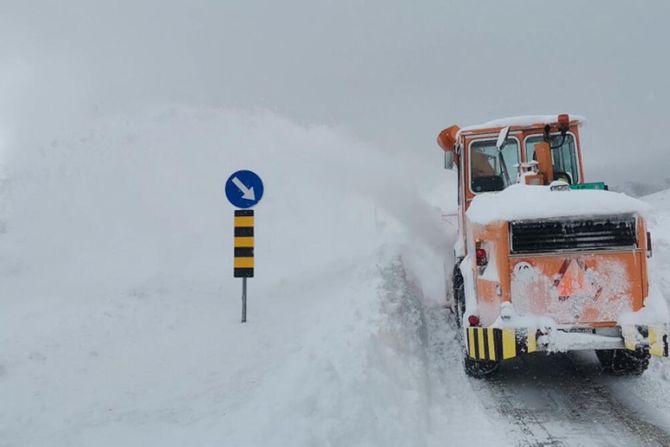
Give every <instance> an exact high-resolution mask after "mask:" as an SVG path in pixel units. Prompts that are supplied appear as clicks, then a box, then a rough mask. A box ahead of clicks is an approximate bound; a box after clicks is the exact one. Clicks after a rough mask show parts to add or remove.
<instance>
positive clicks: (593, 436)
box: [472, 354, 670, 446]
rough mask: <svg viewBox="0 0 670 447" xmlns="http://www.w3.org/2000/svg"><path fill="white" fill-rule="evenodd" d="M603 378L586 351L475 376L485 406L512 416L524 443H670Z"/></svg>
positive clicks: (531, 359) (533, 358)
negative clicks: (493, 374) (487, 377)
mask: <svg viewBox="0 0 670 447" xmlns="http://www.w3.org/2000/svg"><path fill="white" fill-rule="evenodd" d="M602 378H603V376H602V375H601V372H600V368H599V366H598V364H597V363H595V362H594V361H593V359H591V361H589V359H588V358H586V356H585V355H584V354H580V355H572V354H571V355H566V354H555V355H549V356H547V355H543V354H535V355H530V356H525V357H521V358H517V359H514V360H511V361H508V362H506V363H504V364H503V365H501V369H500V371H499V375H498V376H496V377H494V378H492V379H490V380H489V381H479V380H476V379H472V381H473V382H475V383H476V385H475V388H476V389H477V390H478V393H479V395H480V396H479V397H480V399H481V400H482V401H483V402H484V403H485V405H486V406H487V407H489V408H490V410H491V411H495V412H497V413H498V414H500V415H502V416H503V417H505V418H506V419H507V420H508V421H509V423H510V430H511V432H513V434H514V437H515V438H516V440H517V441H516V443H515V445H518V446H563V445H565V446H573V445H575V446H582V445H583V446H613V445H626V446H627V445H644V446H667V445H670V434H668V433H666V432H665V431H664V430H662V429H661V428H659V427H657V426H655V425H654V424H652V423H649V422H647V421H645V420H644V419H643V418H644V415H643V414H640V413H638V412H636V411H632V410H631V409H629V408H627V407H626V406H624V405H623V404H622V403H621V402H620V401H619V400H617V399H616V397H615V396H614V395H613V393H612V392H611V391H610V390H609V389H608V387H607V386H606V385H604V384H602V383H601V380H602ZM627 379H628V380H634V378H621V380H627Z"/></svg>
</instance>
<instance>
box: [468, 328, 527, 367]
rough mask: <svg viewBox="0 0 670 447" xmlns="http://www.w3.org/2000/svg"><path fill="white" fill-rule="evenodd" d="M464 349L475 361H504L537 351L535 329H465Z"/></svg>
mask: <svg viewBox="0 0 670 447" xmlns="http://www.w3.org/2000/svg"><path fill="white" fill-rule="evenodd" d="M465 349H466V351H467V354H468V356H470V357H471V358H473V359H476V360H495V361H498V360H506V359H511V358H513V357H516V356H518V355H521V354H527V353H531V352H535V351H537V338H536V330H535V329H526V328H522V329H514V328H508V329H497V328H481V327H468V328H465Z"/></svg>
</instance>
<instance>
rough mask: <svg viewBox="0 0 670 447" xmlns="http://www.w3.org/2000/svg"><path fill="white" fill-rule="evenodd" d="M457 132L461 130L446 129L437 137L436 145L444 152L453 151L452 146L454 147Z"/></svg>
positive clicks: (454, 127) (452, 127) (455, 127)
mask: <svg viewBox="0 0 670 447" xmlns="http://www.w3.org/2000/svg"><path fill="white" fill-rule="evenodd" d="M459 130H461V128H460V127H458V126H451V127H447V128H446V129H444V130H443V131H442V132H440V134H439V135H438V136H437V144H439V145H440V147H441V148H442V149H443V150H444V151H446V152H451V151H453V150H454V146H456V135H457V134H458V131H459Z"/></svg>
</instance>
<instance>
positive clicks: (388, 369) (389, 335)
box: [0, 108, 497, 446]
mask: <svg viewBox="0 0 670 447" xmlns="http://www.w3.org/2000/svg"><path fill="white" fill-rule="evenodd" d="M417 150H435V165H434V166H433V167H428V169H426V167H425V166H424V167H417V166H414V165H413V163H414V162H413V160H412V157H411V154H408V157H407V158H406V159H401V158H399V157H398V156H394V157H392V156H389V155H387V154H384V153H383V152H380V151H378V150H375V149H374V148H371V147H368V146H366V145H365V144H363V143H361V142H360V141H357V140H356V139H355V138H354V137H352V136H350V135H347V134H346V133H345V132H343V131H340V130H332V129H327V128H321V127H312V128H304V127H301V126H298V125H296V124H293V123H291V122H288V121H286V120H284V119H282V118H281V117H279V116H276V115H274V114H272V113H270V112H264V111H257V112H236V111H231V110H193V109H188V108H163V109H158V110H153V111H148V112H142V113H138V114H137V115H136V116H129V117H118V118H110V119H106V120H103V121H100V122H95V123H91V124H90V125H89V126H88V127H86V128H84V129H80V130H75V131H72V132H71V133H66V134H64V135H59V136H54V137H53V139H52V140H51V141H47V142H44V143H43V144H41V145H39V146H38V147H37V146H36V147H19V148H16V150H15V151H14V152H13V153H10V158H9V160H7V161H6V165H7V175H6V177H7V178H8V181H7V182H5V184H4V186H3V189H2V193H3V196H2V199H3V202H2V203H3V208H2V209H3V214H2V228H3V231H2V234H1V235H0V275H1V281H0V297H1V305H2V309H3V311H2V312H1V313H0V345H1V346H2V347H3V348H2V350H1V351H0V396H2V398H1V400H0V401H1V402H2V404H1V405H2V407H3V408H2V411H0V445H12V446H45V445H62V446H65V445H67V446H78V445H81V446H84V445H89V446H90V445H96V446H104V445H110V446H111V445H119V444H120V443H121V444H124V445H138V446H139V445H164V446H165V445H175V446H183V445H190V446H196V445H203V446H204V445H217V446H220V445H231V446H232V445H236V446H241V445H264V446H267V445H278V446H279V445H281V446H285V445H436V444H439V443H442V441H443V440H444V439H445V437H449V438H450V439H454V440H459V441H461V442H467V441H468V440H473V439H478V440H479V441H482V439H489V440H490V441H491V442H493V441H495V440H496V439H497V436H496V430H495V429H491V430H486V433H489V435H487V436H488V438H487V437H486V436H485V437H484V438H482V434H481V432H478V433H474V432H472V431H471V429H470V427H471V426H472V424H473V423H476V424H477V426H479V427H489V426H491V423H490V422H489V421H488V418H487V416H486V415H485V412H484V410H483V407H482V405H480V404H479V403H478V402H477V401H476V400H473V399H467V395H468V387H469V385H468V382H467V380H466V379H465V377H464V375H463V373H462V371H461V368H460V365H459V362H460V359H459V357H458V355H456V356H454V352H455V351H453V349H452V348H451V346H452V345H453V344H454V337H455V334H454V333H453V332H452V330H451V329H450V328H449V326H448V325H447V324H446V322H445V318H446V311H445V309H444V307H443V304H444V293H445V292H444V275H443V262H444V257H445V254H447V256H448V253H449V252H450V249H449V248H448V247H449V246H450V244H451V243H452V241H451V235H452V234H453V231H451V232H450V231H449V228H450V224H449V222H445V220H444V218H443V217H442V213H443V210H444V209H445V205H442V208H443V210H441V209H439V208H438V207H436V206H435V204H436V202H435V199H436V198H437V200H442V201H443V202H444V203H446V204H448V205H446V207H448V206H449V204H450V203H451V201H450V199H453V197H450V195H449V194H450V192H449V191H448V190H447V181H446V180H445V171H444V170H443V169H442V168H441V166H440V155H439V151H438V149H437V148H433V147H428V148H417ZM240 168H249V169H253V170H255V171H256V172H258V173H259V174H260V175H261V176H262V177H263V179H264V181H265V184H266V194H265V197H264V199H263V202H262V203H261V204H260V205H259V206H258V208H257V211H256V215H257V218H256V221H257V224H256V229H257V237H256V243H257V249H256V257H257V269H256V278H254V279H252V280H250V281H249V323H248V324H246V325H241V324H240V323H239V313H240V291H241V284H240V280H234V279H233V278H232V277H231V276H232V208H231V206H230V205H229V204H228V203H227V202H226V201H225V197H224V195H223V182H224V181H225V179H226V177H227V176H228V175H229V174H230V173H231V172H233V171H234V170H237V169H240ZM449 175H450V174H446V176H447V177H446V178H447V179H449V178H450V177H449ZM452 180H453V179H452ZM445 211H451V210H449V209H446V210H445ZM451 225H452V226H453V224H451ZM460 401H464V402H466V404H465V406H464V407H460V406H456V405H454V402H460Z"/></svg>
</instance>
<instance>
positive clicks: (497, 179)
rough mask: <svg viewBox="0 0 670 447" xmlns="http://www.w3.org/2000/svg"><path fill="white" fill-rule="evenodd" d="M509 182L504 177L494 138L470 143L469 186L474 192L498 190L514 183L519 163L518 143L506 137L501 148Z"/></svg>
mask: <svg viewBox="0 0 670 447" xmlns="http://www.w3.org/2000/svg"><path fill="white" fill-rule="evenodd" d="M502 158H503V159H504V161H505V165H506V167H507V173H508V175H509V183H508V182H507V179H506V178H505V174H504V172H503V166H502V164H501V163H500V161H501V160H500V155H499V154H498V149H497V148H496V142H495V140H491V141H475V142H473V143H472V144H470V188H471V189H472V192H474V193H480V192H487V191H500V190H503V189H505V188H506V187H508V186H509V185H510V184H512V183H516V179H517V175H518V172H517V171H518V169H517V165H518V164H519V144H518V143H517V141H516V140H514V139H511V138H510V139H508V140H507V141H506V142H505V147H503V150H502Z"/></svg>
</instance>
